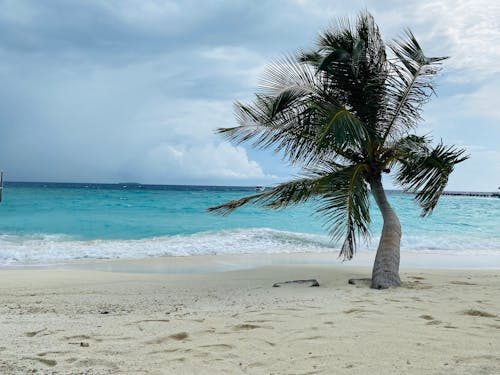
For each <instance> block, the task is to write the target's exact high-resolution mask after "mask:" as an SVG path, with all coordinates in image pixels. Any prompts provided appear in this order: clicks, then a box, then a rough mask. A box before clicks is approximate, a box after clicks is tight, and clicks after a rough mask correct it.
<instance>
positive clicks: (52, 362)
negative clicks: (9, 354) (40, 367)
mask: <svg viewBox="0 0 500 375" xmlns="http://www.w3.org/2000/svg"><path fill="white" fill-rule="evenodd" d="M29 359H32V360H34V361H38V362H41V363H43V364H44V365H47V366H49V367H54V366H55V365H57V361H56V360H54V359H48V358H38V357H33V358H29Z"/></svg>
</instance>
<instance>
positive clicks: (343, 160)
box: [209, 12, 468, 289]
mask: <svg viewBox="0 0 500 375" xmlns="http://www.w3.org/2000/svg"><path fill="white" fill-rule="evenodd" d="M388 53H389V54H390V57H388ZM444 59H445V57H438V58H436V57H426V56H425V55H424V53H423V52H422V49H421V47H420V45H419V44H418V42H417V40H416V39H415V37H414V36H413V34H412V32H411V31H410V30H406V31H405V32H404V34H403V36H402V37H401V38H399V39H398V40H394V41H393V42H391V43H389V44H388V49H386V45H385V43H384V41H383V40H382V39H381V36H380V33H379V29H378V26H377V25H376V24H375V23H374V20H373V17H372V16H371V15H370V14H369V13H368V12H362V13H360V15H359V16H358V18H357V20H356V22H355V24H354V25H351V24H350V23H349V21H348V20H339V22H338V24H337V25H336V26H335V27H333V28H332V29H330V30H328V31H325V32H324V33H322V34H321V35H320V36H319V39H318V41H317V46H316V48H315V49H314V50H312V51H309V52H301V53H299V54H297V55H293V56H287V57H284V58H282V59H280V60H278V61H276V62H274V63H273V64H272V65H271V66H270V67H269V68H268V70H267V72H266V73H265V74H264V76H263V79H262V83H261V89H260V91H259V92H258V93H257V94H256V97H255V101H254V102H253V103H251V104H249V105H246V104H242V103H239V102H237V103H236V104H235V111H236V117H237V121H238V124H239V125H238V126H236V127H232V128H222V129H218V130H217V131H218V132H219V133H221V134H222V135H223V136H224V137H225V138H227V139H229V140H231V141H234V142H237V143H241V142H245V141H249V140H253V143H252V146H254V147H257V148H261V149H262V148H271V149H273V150H274V151H275V152H277V153H280V154H281V155H283V158H284V159H285V160H286V161H288V162H289V163H291V165H295V166H301V168H302V173H301V176H300V177H298V178H296V179H294V180H292V181H289V182H285V183H282V184H279V185H277V186H276V187H274V188H272V189H269V190H266V191H263V192H261V193H258V194H254V195H251V196H248V197H245V198H242V199H237V200H233V201H230V202H227V203H224V204H222V205H219V206H216V207H211V208H209V211H213V212H216V213H219V214H228V213H230V212H232V211H233V210H234V209H236V208H238V207H240V206H242V205H244V204H247V203H249V202H252V203H254V204H258V205H261V206H263V207H266V208H272V209H279V208H284V207H287V206H289V205H292V204H297V203H301V202H305V201H307V200H309V199H314V201H315V202H316V204H317V205H316V211H317V212H318V213H319V214H320V215H322V216H324V217H325V218H326V222H327V224H328V226H329V228H330V234H331V236H332V238H333V240H335V241H337V240H343V244H342V247H341V250H340V256H342V257H344V259H351V258H352V256H353V254H354V252H355V250H356V244H357V241H358V240H359V238H363V239H365V240H367V239H368V237H369V224H370V211H369V206H370V200H369V193H370V192H371V194H372V195H373V197H374V199H375V202H376V204H377V206H378V208H379V209H380V212H381V213H382V217H383V222H384V224H383V228H382V235H381V238H380V242H379V245H378V249H377V254H376V257H375V262H374V266H373V272H372V281H371V286H372V288H376V289H383V288H388V287H397V286H400V284H401V281H400V277H399V258H400V240H401V225H400V222H399V219H398V217H397V215H396V213H395V212H394V211H393V209H392V208H391V206H390V204H389V202H388V200H387V197H386V194H385V191H384V188H383V186H382V174H383V173H389V172H390V171H391V170H394V171H395V173H394V178H395V181H396V183H397V184H399V185H401V186H402V188H403V189H404V190H405V191H408V192H412V193H415V200H416V201H417V203H418V204H420V205H421V207H422V209H423V211H422V216H425V215H428V214H430V213H431V212H432V210H433V209H434V207H435V206H436V204H437V202H438V199H439V197H440V195H441V193H442V192H443V189H444V187H445V185H446V183H447V181H448V177H449V175H450V173H451V172H452V171H453V168H454V166H455V164H457V163H459V162H461V161H463V160H465V159H467V158H468V156H466V155H465V154H464V150H461V149H457V148H455V147H453V146H451V147H448V146H445V145H443V144H442V143H441V142H440V143H438V144H433V143H432V140H431V138H430V137H428V136H420V135H416V134H414V132H413V131H414V129H415V127H416V126H417V124H418V123H419V122H420V121H421V120H422V119H421V110H422V106H423V104H425V103H426V102H427V101H428V100H429V99H430V97H431V95H432V94H433V93H434V89H433V86H432V82H433V78H434V77H435V76H436V74H437V73H438V72H439V70H440V65H441V62H442V60H444Z"/></svg>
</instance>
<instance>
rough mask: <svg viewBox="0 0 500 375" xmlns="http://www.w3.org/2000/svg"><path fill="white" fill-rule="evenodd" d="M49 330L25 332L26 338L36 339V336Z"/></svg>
mask: <svg viewBox="0 0 500 375" xmlns="http://www.w3.org/2000/svg"><path fill="white" fill-rule="evenodd" d="M46 330H47V328H44V329H41V330H39V331H32V332H25V333H24V335H25V336H26V337H35V336H36V335H38V334H39V333H42V332H45V331H46Z"/></svg>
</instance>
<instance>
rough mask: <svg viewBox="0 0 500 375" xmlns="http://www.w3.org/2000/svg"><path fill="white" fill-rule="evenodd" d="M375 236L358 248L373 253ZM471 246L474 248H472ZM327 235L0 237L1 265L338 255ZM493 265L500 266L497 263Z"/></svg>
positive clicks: (443, 249)
mask: <svg viewBox="0 0 500 375" xmlns="http://www.w3.org/2000/svg"><path fill="white" fill-rule="evenodd" d="M377 242H378V238H376V237H374V238H372V240H371V241H370V243H369V244H368V245H366V244H360V249H359V250H360V251H361V252H364V251H366V252H370V253H372V252H373V251H374V250H375V249H376V245H377ZM401 248H402V250H403V251H405V252H407V253H415V254H422V253H426V254H442V255H446V256H460V257H464V258H466V257H471V256H481V257H485V259H486V258H488V257H493V258H492V259H493V262H496V260H497V259H499V260H500V244H498V243H496V242H495V241H494V240H488V239H484V240H480V241H478V240H477V239H475V240H470V241H464V239H463V238H462V237H451V236H450V237H443V238H426V237H415V236H414V237H403V240H402V244H401ZM470 249H474V250H470ZM338 250H339V245H338V244H332V243H331V242H330V240H329V238H328V236H326V235H316V234H305V233H295V232H286V231H278V230H273V229H265V228H257V229H236V230H225V231H219V232H204V233H196V234H192V235H176V236H165V237H154V238H147V239H139V240H90V241H82V240H75V239H72V238H71V237H68V236H65V235H52V234H51V235H48V234H40V235H33V236H16V235H1V236H0V266H8V265H29V264H32V265H33V264H35V265H43V264H52V263H64V262H70V261H73V260H81V259H138V258H147V257H159V256H191V255H215V254H281V253H286V254H292V253H325V252H333V253H338ZM492 267H500V262H499V263H497V264H493V265H492Z"/></svg>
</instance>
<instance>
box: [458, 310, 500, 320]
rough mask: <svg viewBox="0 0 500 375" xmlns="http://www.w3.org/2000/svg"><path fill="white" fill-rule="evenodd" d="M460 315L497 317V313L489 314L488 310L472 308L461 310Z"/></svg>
mask: <svg viewBox="0 0 500 375" xmlns="http://www.w3.org/2000/svg"><path fill="white" fill-rule="evenodd" d="M462 315H470V316H479V317H482V318H496V317H497V315H495V314H491V313H489V312H486V311H481V310H474V309H470V310H465V311H463V312H462Z"/></svg>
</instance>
